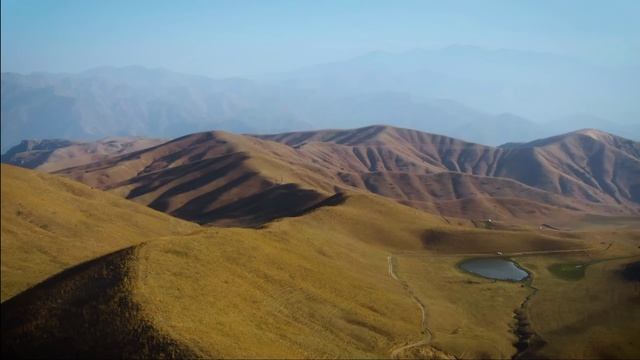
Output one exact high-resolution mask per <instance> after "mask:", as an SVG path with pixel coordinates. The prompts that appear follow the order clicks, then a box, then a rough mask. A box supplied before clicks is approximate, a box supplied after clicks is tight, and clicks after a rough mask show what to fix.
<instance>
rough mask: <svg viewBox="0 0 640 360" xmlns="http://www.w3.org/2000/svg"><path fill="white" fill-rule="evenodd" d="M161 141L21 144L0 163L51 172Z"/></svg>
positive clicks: (118, 139) (121, 139) (119, 139)
mask: <svg viewBox="0 0 640 360" xmlns="http://www.w3.org/2000/svg"><path fill="white" fill-rule="evenodd" d="M165 141H166V140H161V139H146V138H139V137H110V138H106V139H102V140H98V141H93V142H79V141H69V140H24V141H23V142H22V143H20V144H19V145H16V146H14V147H13V148H11V149H9V151H7V153H6V154H4V155H2V162H3V163H7V164H11V165H16V166H20V167H25V168H28V169H38V170H42V171H47V172H51V171H56V170H60V169H64V168H68V167H73V166H79V165H83V164H88V163H92V162H95V161H99V160H103V159H105V158H107V157H109V156H116V155H122V154H126V153H130V152H133V151H137V150H142V149H145V148H150V147H152V146H156V145H159V144H162V143H163V142H165Z"/></svg>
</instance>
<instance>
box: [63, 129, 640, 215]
mask: <svg viewBox="0 0 640 360" xmlns="http://www.w3.org/2000/svg"><path fill="white" fill-rule="evenodd" d="M639 147H640V146H639V145H638V143H637V142H633V141H631V140H627V139H623V138H620V137H616V136H614V135H610V134H607V133H603V132H598V131H595V130H584V131H578V132H574V133H569V134H565V135H561V136H557V137H553V138H548V139H542V140H538V141H534V142H531V143H523V144H509V145H508V146H507V145H506V146H503V147H489V146H484V145H479V144H474V143H468V142H465V141H462V140H457V139H453V138H449V137H446V136H441V135H434V134H429V133H423V132H419V131H415V130H409V129H400V128H394V127H389V126H370V127H365V128H360V129H353V130H326V131H309V132H296V133H284V134H277V135H260V136H246V135H234V134H229V133H224V132H205V133H197V134H193V135H188V136H185V137H182V138H179V139H176V140H173V141H170V142H167V143H165V144H162V145H160V146H156V147H153V148H150V149H146V150H141V151H137V152H133V153H130V154H126V155H121V156H116V157H110V158H107V159H105V160H103V161H98V162H94V163H91V164H86V165H83V166H78V167H73V168H68V169H63V170H60V171H58V172H57V174H60V175H64V176H67V177H70V178H73V179H75V180H78V181H81V182H84V183H86V184H89V185H91V186H94V187H98V188H101V189H106V190H109V191H112V192H114V193H117V194H119V195H121V196H123V197H126V198H128V199H131V200H133V201H136V202H139V203H142V204H144V205H148V206H150V207H152V208H154V209H157V210H160V211H164V212H167V213H169V214H172V215H174V216H178V217H180V218H183V219H187V220H191V221H196V222H199V223H212V224H218V225H234V224H236V225H237V224H239V225H252V226H257V225H260V224H263V223H265V222H268V221H270V220H272V219H275V218H279V217H282V216H291V215H295V214H301V213H304V212H305V211H307V210H309V209H312V208H314V207H316V206H318V205H320V204H323V203H324V202H325V201H329V202H331V201H338V200H339V197H340V195H339V194H340V193H342V192H344V191H345V190H346V189H350V190H352V191H353V190H358V191H364V192H369V193H375V194H379V195H383V196H385V197H389V198H392V199H394V200H396V201H399V202H401V203H403V204H407V205H410V206H413V207H416V208H420V209H423V210H427V211H430V212H433V213H437V214H441V215H445V216H454V217H462V218H476V219H478V218H485V219H486V218H493V219H497V220H506V221H514V222H521V223H528V224H535V223H536V222H538V221H543V220H544V219H549V218H556V219H561V218H575V217H579V216H583V215H585V214H599V215H616V216H637V215H638V214H640V207H639V205H638V204H639V203H640V198H639V196H640V194H639V193H638V191H639V190H638V189H639V188H640V180H639V179H640V157H639V156H638V149H639ZM613 169H616V171H615V172H614V171H613Z"/></svg>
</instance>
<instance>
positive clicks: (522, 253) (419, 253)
mask: <svg viewBox="0 0 640 360" xmlns="http://www.w3.org/2000/svg"><path fill="white" fill-rule="evenodd" d="M598 250H600V251H604V250H606V249H599V248H585V249H569V250H566V249H563V250H539V251H518V252H505V253H501V254H498V253H497V252H483V253H456V254H425V253H424V252H423V251H404V252H398V254H400V255H403V256H419V257H458V256H506V257H509V256H526V255H548V254H564V253H575V252H589V251H598Z"/></svg>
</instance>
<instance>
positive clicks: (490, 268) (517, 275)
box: [459, 257, 529, 281]
mask: <svg viewBox="0 0 640 360" xmlns="http://www.w3.org/2000/svg"><path fill="white" fill-rule="evenodd" d="M459 266H460V268H461V269H463V270H465V271H468V272H470V273H472V274H476V275H479V276H482V277H485V278H489V279H495V280H508V281H520V280H524V279H526V278H527V277H528V276H529V273H528V272H527V271H525V270H524V269H522V268H521V267H519V266H518V264H517V263H516V262H514V261H512V260H509V259H505V258H499V257H495V258H479V259H478V258H476V259H469V260H465V261H463V262H461V263H460V264H459Z"/></svg>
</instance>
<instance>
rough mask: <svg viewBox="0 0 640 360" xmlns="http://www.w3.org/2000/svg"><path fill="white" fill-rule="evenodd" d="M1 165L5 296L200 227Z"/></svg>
mask: <svg viewBox="0 0 640 360" xmlns="http://www.w3.org/2000/svg"><path fill="white" fill-rule="evenodd" d="M0 169H1V174H2V226H1V228H2V230H1V232H2V251H1V254H2V301H4V300H6V299H7V298H9V297H11V296H13V295H15V294H17V293H19V292H20V291H23V290H25V289H27V288H28V287H31V286H33V285H35V284H37V283H39V282H41V281H43V280H45V279H46V278H47V277H49V276H51V275H53V274H55V273H57V272H60V271H62V270H64V269H66V268H68V267H70V266H73V265H76V264H78V263H80V262H83V261H87V260H90V259H93V258H95V257H98V256H101V255H105V254H108V253H110V252H113V251H115V250H118V249H122V248H124V247H128V246H131V245H134V244H138V243H140V242H143V241H148V240H152V239H154V238H156V237H160V236H166V235H175V234H181V233H186V232H190V231H193V230H195V229H197V228H198V226H197V225H195V224H192V223H188V222H185V221H182V220H180V219H176V218H173V217H171V216H168V215H166V214H163V213H160V212H157V211H154V210H152V209H149V208H147V207H144V206H141V205H138V204H135V203H133V202H130V201H126V200H124V199H121V198H119V197H117V196H115V195H113V194H109V193H105V192H102V191H99V190H94V189H91V188H90V187H88V186H86V185H83V184H80V183H77V182H75V181H71V180H68V179H65V178H62V177H58V176H53V175H48V174H44V173H39V172H36V171H31V170H25V169H21V168H17V167H14V166H11V165H5V164H2V167H1V168H0Z"/></svg>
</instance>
